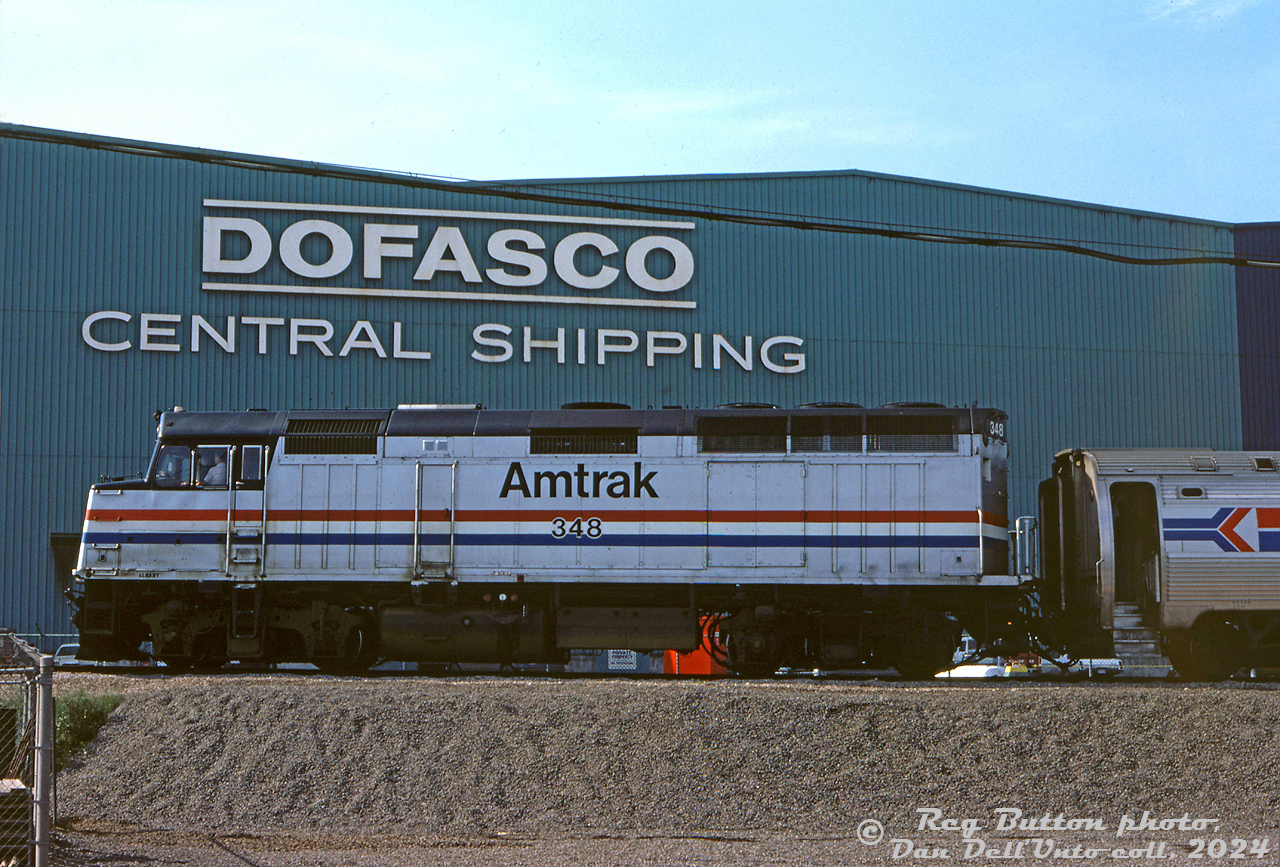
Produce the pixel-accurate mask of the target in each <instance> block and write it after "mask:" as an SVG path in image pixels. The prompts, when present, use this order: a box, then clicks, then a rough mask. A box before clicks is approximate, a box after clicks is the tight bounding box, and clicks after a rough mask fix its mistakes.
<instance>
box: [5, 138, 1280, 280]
mask: <svg viewBox="0 0 1280 867" xmlns="http://www.w3.org/2000/svg"><path fill="white" fill-rule="evenodd" d="M0 135H2V136H4V137H8V138H18V139H27V140H31V141H43V142H51V143H55V144H64V145H65V144H68V143H70V144H73V145H77V146H80V147H87V148H93V149H100V150H111V151H119V152H124V153H133V154H137V155H141V156H150V157H163V158H169V159H174V158H177V159H184V160H192V161H195V162H200V163H207V164H214V165H225V166H233V167H237V168H250V169H257V170H262V171H272V172H282V173H289V174H307V175H312V176H317V177H331V178H340V179H344V180H355V181H363V182H366V183H367V182H370V181H377V182H382V183H392V184H397V185H400V186H407V187H414V188H418V189H429V190H436V191H440V192H448V193H451V194H455V195H456V194H458V193H467V194H472V195H483V196H493V197H497V198H502V199H508V200H513V201H525V202H538V203H540V204H552V205H567V206H571V207H576V208H600V209H603V210H608V211H625V212H629V213H642V214H653V215H656V216H665V217H684V218H688V219H698V220H705V221H708V222H718V223H732V224H737V225H748V226H766V227H772V228H786V229H794V230H797V231H804V232H825V233H830V234H838V235H868V236H874V237H881V238H894V239H898V240H904V241H919V242H924V243H932V244H950V245H956V246H970V247H988V248H1008V249H1020V250H1044V251H1051V252H1059V253H1069V254H1073V255H1078V256H1088V257H1090V258H1094V259H1101V260H1104V261H1108V262H1118V263H1121V264H1125V265H1157V266H1163V265H1232V266H1234V267H1237V268H1248V267H1256V268H1280V261H1268V260H1265V259H1256V258H1242V257H1237V256H1223V255H1216V254H1208V253H1198V254H1195V255H1189V256H1126V255H1123V254H1120V253H1111V252H1107V251H1106V250H1101V249H1098V248H1097V247H1092V246H1086V245H1085V244H1083V243H1081V242H1078V241H1068V240H1054V239H1050V238H1035V237H1034V236H1019V235H996V234H986V235H964V234H956V233H954V230H945V229H933V228H930V227H898V228H895V227H893V226H892V225H891V224H884V223H868V222H857V221H838V220H830V219H818V218H815V217H812V216H806V215H801V214H786V213H771V212H767V211H753V210H745V209H735V208H714V207H711V206H707V205H701V206H693V205H688V204H678V203H673V202H662V201H657V200H639V201H634V200H624V199H623V198H622V197H617V196H614V197H610V196H609V195H607V194H605V195H596V196H582V195H566V194H564V193H559V192H556V193H549V192H539V191H538V190H539V188H538V187H516V186H512V185H509V184H501V183H498V184H493V183H486V182H476V181H457V180H442V179H439V178H436V177H429V176H424V175H413V174H407V173H398V172H384V171H378V170H374V169H355V168H348V167H344V166H333V165H324V164H321V163H308V162H301V161H296V160H285V159H278V158H272V157H248V156H243V155H238V154H230V153H223V152H219V151H210V150H203V149H200V148H189V147H180V146H176V145H158V144H151V143H148V142H137V141H130V140H127V139H114V138H106V137H101V136H92V135H84V134H77V133H64V132H59V131H56V130H44V129H38V128H35V127H22V126H15V125H11V124H0ZM1100 243H1114V242H1100ZM1124 246H1127V247H1133V246H1137V245H1132V244H1126V245H1124ZM1161 249H1177V248H1161Z"/></svg>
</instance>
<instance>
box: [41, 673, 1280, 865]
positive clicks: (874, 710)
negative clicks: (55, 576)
mask: <svg viewBox="0 0 1280 867" xmlns="http://www.w3.org/2000/svg"><path fill="white" fill-rule="evenodd" d="M88 680H89V681H91V682H93V683H95V684H99V685H101V684H103V683H106V682H108V681H113V680H114V681H116V682H117V683H119V682H123V684H124V686H125V687H127V689H125V692H126V699H125V701H124V703H123V704H122V705H121V706H120V707H119V709H118V710H117V711H116V712H115V713H114V714H113V715H112V717H111V721H110V722H109V723H108V725H107V726H106V728H104V729H103V731H102V732H101V734H100V736H99V739H98V741H97V743H96V744H95V745H94V746H93V747H92V748H91V750H90V751H89V753H88V754H87V755H86V756H85V758H84V760H83V762H82V763H81V764H79V765H78V766H76V767H73V768H71V769H69V770H67V771H65V772H64V773H63V774H62V775H61V776H60V778H59V780H58V795H59V814H60V816H61V817H62V818H63V819H64V820H70V821H71V823H72V825H74V823H75V822H76V821H77V819H76V818H75V817H79V821H82V822H83V821H86V820H93V821H102V820H106V821H111V822H121V823H138V824H140V825H144V826H147V827H151V828H156V827H162V828H168V829H192V830H196V831H199V832H200V833H203V834H212V835H230V834H249V835H255V834H256V835H263V834H265V835H271V834H280V833H286V834H287V833H293V832H298V833H318V834H332V835H344V834H346V835H351V834H357V835H359V834H364V835H370V834H372V835H378V834H381V835H396V834H406V835H414V834H430V835H441V834H444V835H453V836H464V837H465V836H470V837H474V838H477V839H480V838H486V839H489V838H493V837H494V836H495V835H497V836H501V835H507V834H510V835H516V836H518V837H522V838H539V839H567V838H574V837H579V838H580V837H584V836H592V835H594V836H597V837H608V836H610V835H624V836H625V835H646V834H647V835H655V834H656V835H659V836H665V837H668V838H669V837H678V836H680V835H698V834H705V833H708V832H715V833H721V834H723V833H724V832H728V831H734V832H751V831H758V832H763V833H766V834H768V835H772V836H778V835H781V836H782V837H787V836H788V835H792V836H795V835H802V836H803V835H810V836H812V835H822V834H828V835H832V834H834V835H838V836H846V835H852V834H853V832H854V829H855V827H856V826H857V824H858V822H859V821H861V820H862V819H864V818H867V817H875V818H878V819H880V820H881V821H884V822H885V823H886V825H888V826H889V827H890V829H891V830H892V829H895V828H896V829H897V830H898V832H903V831H906V830H907V829H908V827H909V826H910V825H911V824H913V823H914V821H915V818H916V814H915V810H916V809H917V808H920V807H936V808H939V809H941V810H943V811H944V813H945V814H946V815H948V816H957V817H959V816H973V815H977V816H984V817H990V815H991V811H992V809H993V808H995V807H998V806H1002V805H1004V806H1012V807H1018V808H1020V809H1022V810H1024V811H1025V812H1026V813H1027V814H1028V815H1031V814H1037V815H1038V814H1042V813H1045V812H1048V813H1051V814H1057V813H1059V812H1061V813H1065V814H1066V815H1067V816H1101V817H1104V818H1107V819H1109V820H1110V821H1111V822H1112V823H1114V821H1115V820H1117V819H1118V818H1119V817H1120V815H1121V814H1122V813H1123V812H1125V811H1128V812H1130V813H1133V814H1136V813H1139V812H1141V811H1142V810H1150V811H1152V813H1153V814H1165V815H1173V816H1181V815H1183V814H1184V813H1188V814H1190V815H1191V816H1192V817H1196V816H1206V817H1208V816H1211V817H1215V818H1220V819H1222V820H1223V821H1222V824H1221V825H1220V826H1219V827H1220V828H1224V829H1225V828H1234V829H1237V830H1236V833H1264V832H1265V833H1270V834H1271V836H1272V839H1273V840H1275V828H1274V827H1273V826H1274V824H1275V821H1274V820H1275V817H1276V816H1277V814H1278V813H1280V794H1277V789H1278V784H1277V782H1276V781H1277V780H1278V779H1280V738H1278V737H1277V734H1278V733H1280V691H1275V690H1258V689H1247V688H1239V687H1230V686H1228V687H1216V688H1215V687H1202V686H1185V687H1180V686H1175V685H1152V686H1143V685H1111V686H1093V685H1089V684H1061V685H1052V684H1047V685H1039V684H1027V685H1015V684H1004V685H1001V686H1000V687H996V688H983V687H976V688H975V687H955V686H940V685H932V684H931V685H925V686H917V687H913V686H910V685H882V684H875V683H871V684H868V683H856V682H855V683H849V682H836V683H814V682H804V681H800V682H780V683H768V682H766V683H760V682H734V681H724V682H688V681H667V680H631V681H628V680H572V681H560V680H553V679H547V680H528V679H517V678H510V679H497V678H476V679H458V680H453V679H428V678H421V679H419V678H404V679H402V678H381V679H368V680H343V679H334V678H327V677H284V676H276V677H218V678H201V677H181V678H172V679H155V680H136V679H133V680H131V679H111V678H103V679H99V680H94V678H88ZM63 688H66V686H65V685H64V686H63ZM102 688H103V689H106V688H107V687H105V686H103V687H102ZM1182 836H1183V837H1184V838H1185V837H1186V836H1188V835H1185V834H1184V835H1182Z"/></svg>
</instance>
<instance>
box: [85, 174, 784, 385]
mask: <svg viewBox="0 0 1280 867" xmlns="http://www.w3.org/2000/svg"><path fill="white" fill-rule="evenodd" d="M204 205H205V208H206V211H214V212H215V213H212V214H209V213H206V214H205V215H204V217H203V220H202V232H203V236H202V239H201V248H202V265H201V267H202V271H203V273H204V275H205V277H204V280H203V281H202V283H201V288H202V289H203V290H204V291H206V292H218V293H259V294H261V293H267V294H294V295H313V296H316V295H319V296H323V295H344V296H354V297H365V298H389V299H402V300H412V301H431V300H434V301H486V302H494V301H497V302H504V303H511V304H513V305H528V304H551V305H566V306H570V307H575V306H576V307H584V306H587V307H613V308H618V307H643V308H661V309H668V310H672V311H678V310H693V309H696V308H697V306H698V305H697V302H696V301H694V300H692V299H689V298H687V297H682V296H685V295H687V294H688V291H687V290H688V289H689V288H690V286H691V283H692V281H693V278H694V272H695V265H694V257H693V253H692V251H691V250H690V249H689V246H688V245H687V244H685V243H684V241H682V240H681V239H680V238H679V237H676V235H677V234H681V233H687V232H690V231H692V230H693V229H694V224H693V223H687V222H675V221H659V220H626V219H612V218H600V217H581V216H563V215H545V214H540V215H530V214H513V213H493V212H481V211H441V210H426V209H418V208H378V207H355V206H344V205H315V204H302V203H296V202H287V203H286V202H244V201H226V200H217V199H206V200H205V202H204ZM227 211H233V212H235V211H239V213H230V214H228V213H226V212H227ZM245 212H249V213H254V214H255V215H254V216H244V214H245ZM255 212H256V213H255ZM263 212H266V213H263ZM307 212H312V213H318V214H319V215H317V216H307V217H305V218H303V219H297V217H298V215H299V213H304V214H306V213H307ZM393 220H395V222H392V221H393ZM466 221H471V225H472V229H471V231H469V232H468V233H464V232H463V230H462V228H461V227H462V226H463V225H465V224H466ZM476 221H485V222H487V223H489V224H490V225H491V226H492V224H494V223H496V224H498V226H499V227H498V228H496V229H493V230H492V231H489V232H488V234H487V235H484V234H483V233H482V232H477V231H475V229H476V226H475V225H474V224H475V222H476ZM513 223H514V224H517V225H516V226H514V227H513V226H511V224H513ZM503 224H506V225H503ZM535 229H536V231H535ZM304 281H305V282H304ZM317 281H322V282H317ZM681 290H686V291H684V292H682V291H681ZM134 320H135V316H134V314H131V313H127V312H123V311H117V310H102V311H98V312H96V313H93V314H91V315H90V316H89V317H87V318H86V319H85V320H84V322H83V324H82V328H81V334H82V337H83V339H84V342H85V343H86V344H87V345H88V346H90V347H92V348H93V349H96V350H99V351H102V352H123V351H126V350H131V349H137V350H141V351H152V352H181V351H183V349H184V348H186V349H189V351H191V352H200V351H201V345H202V343H203V344H204V345H205V346H209V345H210V344H212V345H213V346H216V347H217V348H219V349H221V350H222V351H223V352H225V353H235V352H236V351H237V349H238V348H239V349H240V351H245V347H244V344H245V343H246V342H247V343H248V344H249V349H248V351H255V350H256V351H257V352H258V353H259V354H262V355H266V354H269V353H270V352H271V351H272V349H273V347H279V349H280V350H283V348H284V347H287V348H288V352H289V354H290V355H298V354H299V353H300V352H319V353H320V354H321V355H323V356H326V357H333V356H334V355H335V354H336V356H337V357H340V358H345V357H347V356H349V355H351V354H352V353H355V352H368V353H372V354H373V355H376V356H377V357H379V358H397V359H408V360H416V361H426V360H429V359H430V358H431V355H432V353H431V351H429V350H428V349H424V348H422V347H417V346H415V344H414V342H413V340H412V335H410V334H409V333H408V331H409V329H408V328H406V327H405V325H404V323H402V322H399V321H397V322H394V323H392V326H391V329H390V334H389V335H387V334H385V333H384V334H379V333H378V329H376V328H375V327H374V325H373V323H372V322H371V321H369V320H359V321H357V322H355V323H334V322H331V321H329V320H327V319H311V318H308V319H303V318H291V317H286V316H260V315H254V316H226V317H225V326H224V325H223V324H222V321H221V318H218V317H215V318H207V317H205V316H204V315H201V314H199V313H187V314H183V313H174V312H163V313H141V314H138V315H137V316H136V320H137V323H136V324H134ZM381 327H382V329H383V331H384V332H385V331H386V330H387V328H386V326H385V324H384V325H382V326H381ZM343 333H345V335H346V336H345V338H343V337H341V336H340V335H342V334H343ZM188 336H189V341H188V340H187V337H188ZM388 336H389V337H390V340H389V341H388V340H387V339H386V338H387V337H388ZM238 337H239V338H241V339H240V340H237V338H238ZM471 341H472V343H471V345H470V346H468V347H467V349H469V350H470V351H469V352H468V355H469V357H470V358H471V359H472V360H474V361H476V362H480V363H484V364H503V363H506V362H508V361H512V360H513V359H514V358H515V357H516V351H517V349H516V347H517V345H518V346H519V351H520V358H521V359H522V360H523V361H524V362H526V363H530V362H533V361H534V359H535V352H538V355H537V357H538V358H539V359H541V358H547V359H550V358H552V357H554V359H555V363H557V364H567V363H572V362H576V363H577V364H589V363H592V362H594V363H595V364H598V365H604V364H606V363H607V361H608V360H609V359H610V357H612V356H623V355H628V354H632V353H641V354H642V355H643V357H644V359H645V363H646V365H647V366H649V367H654V366H655V365H656V364H657V363H658V359H660V358H668V359H674V358H676V357H680V356H684V357H685V358H686V360H687V361H688V363H690V364H692V366H693V367H694V368H695V369H703V368H709V369H711V370H720V369H721V368H722V366H724V367H726V368H728V367H729V366H730V365H733V366H736V367H739V368H741V369H744V370H747V371H751V370H754V369H763V370H767V371H772V372H774V373H799V372H801V371H803V370H804V369H805V356H804V354H803V353H801V352H798V351H794V350H798V349H800V348H801V347H802V345H803V343H804V341H803V340H801V339H800V338H798V337H793V336H791V335H777V336H772V337H767V338H765V339H762V340H759V341H758V342H757V339H756V337H755V336H754V335H724V334H718V333H710V334H703V333H701V332H694V333H691V334H690V333H685V332H683V331H654V330H649V331H645V332H643V333H640V332H636V331H632V330H630V329H626V328H600V329H594V330H592V329H587V328H581V327H573V326H572V325H567V326H566V325H556V326H552V327H551V328H550V329H548V328H547V327H546V326H545V325H544V326H541V327H540V329H538V330H535V329H534V327H532V326H529V325H521V326H519V327H513V326H511V325H508V324H506V323H502V322H480V323H476V324H475V326H474V327H473V328H472V330H471ZM388 345H390V352H388V351H387V347H388ZM411 347H413V348H411ZM437 351H439V350H437ZM539 351H540V352H539ZM570 359H572V362H571V360H570ZM757 361H758V362H759V367H758V368H757V364H756V363H757Z"/></svg>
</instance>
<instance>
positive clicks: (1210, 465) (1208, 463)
mask: <svg viewBox="0 0 1280 867" xmlns="http://www.w3.org/2000/svg"><path fill="white" fill-rule="evenodd" d="M1191 466H1192V467H1194V468H1195V471H1196V472H1197V473H1212V472H1217V469H1218V461H1217V459H1215V458H1212V457H1209V456H1207V455H1206V456H1203V457H1195V456H1193V457H1192V458H1191Z"/></svg>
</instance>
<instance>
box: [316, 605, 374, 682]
mask: <svg viewBox="0 0 1280 867" xmlns="http://www.w3.org/2000/svg"><path fill="white" fill-rule="evenodd" d="M378 644H379V643H378V636H377V631H376V630H375V628H374V626H373V622H372V620H371V619H370V618H368V617H362V618H360V622H359V623H357V624H355V625H354V626H352V627H351V628H350V629H348V630H347V636H346V638H344V639H343V641H342V648H341V652H340V654H339V655H338V656H330V657H321V658H318V659H313V660H311V662H312V664H313V665H315V667H316V668H318V669H320V670H321V671H323V672H326V673H328V674H359V673H360V672H362V671H368V670H369V669H370V668H371V667H372V666H373V664H374V663H376V662H377V661H378V649H379V648H378Z"/></svg>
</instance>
